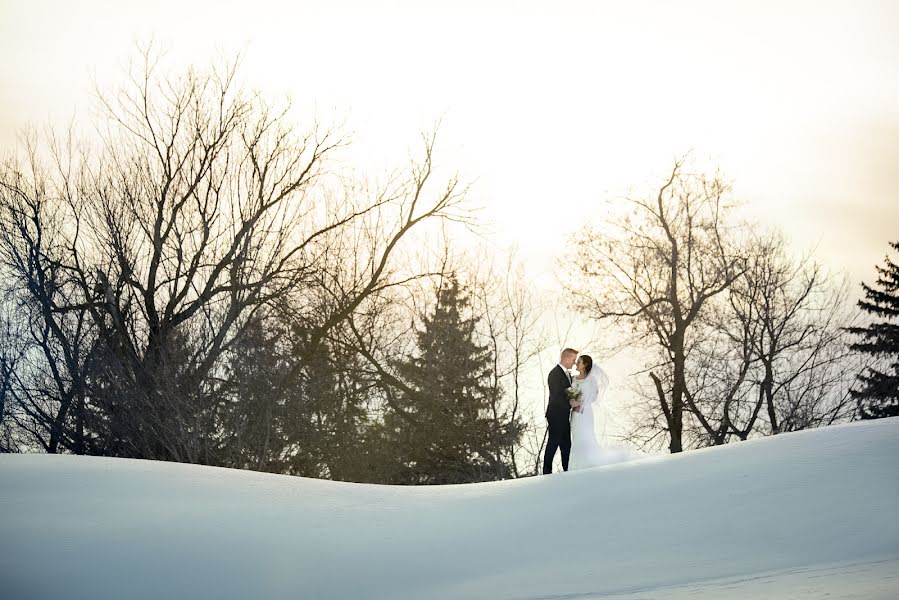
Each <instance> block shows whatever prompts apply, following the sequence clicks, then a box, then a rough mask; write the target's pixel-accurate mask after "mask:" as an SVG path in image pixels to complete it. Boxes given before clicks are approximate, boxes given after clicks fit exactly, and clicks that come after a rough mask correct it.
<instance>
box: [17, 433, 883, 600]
mask: <svg viewBox="0 0 899 600" xmlns="http://www.w3.org/2000/svg"><path fill="white" fill-rule="evenodd" d="M897 507H899V418H896V419H887V420H881V421H876V422H869V423H857V424H851V425H846V426H839V427H830V428H824V429H818V430H814V431H807V432H802V433H795V434H789V435H781V436H777V437H774V438H767V439H762V440H755V441H750V442H745V443H741V444H732V445H729V446H725V447H720V448H711V449H707V450H701V451H694V452H688V453H684V454H681V455H677V456H665V457H653V458H647V459H644V460H640V461H635V462H631V463H624V464H619V465H612V466H607V467H601V468H597V469H592V470H587V471H579V472H571V473H558V474H554V475H552V476H546V477H534V478H529V479H524V480H517V481H507V482H499V483H487V484H477V485H464V486H445V487H432V488H405V487H390V486H374V485H360V484H349V483H335V482H327V481H317V480H310V479H302V478H296V477H287V476H278V475H267V474H261V473H252V472H246V471H234V470H228V469H218V468H210V467H197V466H190V465H181V464H171V463H159V462H149V461H136V460H121V459H103V458H86V457H74V456H47V455H25V456H23V455H5V456H0V597H3V598H9V599H10V600H13V599H22V600H27V599H31V598H35V599H44V598H54V599H56V598H66V599H78V598H85V599H87V598H90V599H92V600H98V599H107V598H108V599H116V600H118V599H129V598H130V599H137V598H216V599H231V598H233V599H251V598H391V599H394V598H397V599H401V598H410V599H411V598H415V599H438V598H490V599H505V598H508V599H525V598H527V599H536V598H541V599H549V598H559V599H561V598H567V599H575V598H577V599H588V598H602V597H613V598H616V599H622V598H627V599H637V598H693V599H695V598H699V599H712V598H715V599H720V598H820V597H823V596H824V595H825V594H829V597H830V598H896V597H899V518H897V514H896V510H897Z"/></svg>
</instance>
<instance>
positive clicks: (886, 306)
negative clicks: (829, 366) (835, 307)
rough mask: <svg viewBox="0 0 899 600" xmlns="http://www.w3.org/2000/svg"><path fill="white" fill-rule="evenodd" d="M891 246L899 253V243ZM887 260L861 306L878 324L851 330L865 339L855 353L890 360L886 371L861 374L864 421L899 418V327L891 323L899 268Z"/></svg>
mask: <svg viewBox="0 0 899 600" xmlns="http://www.w3.org/2000/svg"><path fill="white" fill-rule="evenodd" d="M890 246H892V248H893V249H894V250H899V242H891V243H890ZM884 260H885V261H886V266H885V267H880V266H878V267H877V272H878V273H879V274H880V276H879V277H878V278H877V283H876V284H875V286H874V287H871V286H868V285H866V284H864V283H863V284H862V288H863V289H864V291H865V300H860V301H859V303H858V305H859V307H860V308H861V309H862V310H864V311H865V312H867V313H870V314H872V315H874V317H875V319H876V320H875V322H873V323H871V324H870V325H869V326H868V327H852V328H850V329H849V331H850V332H852V333H854V334H856V335H859V336H861V340H860V341H858V342H856V343H854V344H852V349H853V350H857V351H859V352H862V353H865V354H869V355H871V356H872V357H875V358H878V359H879V358H883V359H886V360H885V363H886V368H884V369H883V370H881V368H882V367H880V366H879V364H878V365H875V366H868V367H866V369H865V371H864V372H863V373H860V374H859V375H858V380H859V382H860V383H861V384H862V388H861V389H859V390H852V396H853V397H854V398H856V400H857V401H858V407H859V414H860V415H861V418H863V419H878V418H882V417H894V416H899V324H897V323H894V322H891V321H893V320H895V319H896V318H897V317H899V265H897V264H896V263H894V262H893V261H891V260H890V257H889V256H887V257H886V258H885V259H884ZM881 319H882V320H881Z"/></svg>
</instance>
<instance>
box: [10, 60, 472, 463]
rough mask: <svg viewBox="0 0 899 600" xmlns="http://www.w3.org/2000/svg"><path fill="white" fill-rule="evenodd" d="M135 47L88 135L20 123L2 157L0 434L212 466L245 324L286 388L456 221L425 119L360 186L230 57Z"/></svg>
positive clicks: (457, 196) (316, 134) (334, 143)
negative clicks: (100, 125)
mask: <svg viewBox="0 0 899 600" xmlns="http://www.w3.org/2000/svg"><path fill="white" fill-rule="evenodd" d="M143 59H144V60H143V63H142V65H141V67H140V68H138V69H135V70H133V71H131V72H130V73H129V75H130V77H129V79H128V83H127V85H126V86H125V87H124V88H123V89H122V90H121V91H120V92H119V93H117V94H109V95H103V96H101V100H102V106H103V109H104V112H105V121H104V123H106V124H107V126H106V127H105V128H104V129H103V133H102V139H101V144H100V147H99V149H96V147H94V149H93V151H89V150H88V146H87V145H79V143H78V142H76V141H75V139H74V136H73V135H72V134H71V132H70V134H69V136H68V137H67V138H66V139H65V140H63V141H60V140H58V139H56V138H54V137H52V136H51V139H50V140H49V144H47V145H46V147H45V146H42V145H41V144H39V143H38V140H37V137H36V136H30V137H28V138H26V139H25V144H24V153H23V154H20V155H19V156H14V157H10V158H8V159H6V160H5V162H4V163H3V165H2V170H0V268H2V270H3V275H4V277H3V281H4V290H3V291H4V296H3V298H4V304H3V307H4V314H5V317H6V318H5V319H4V320H3V323H4V325H5V328H6V329H5V331H4V340H3V348H2V351H3V357H2V363H0V364H2V366H3V375H4V380H3V381H4V388H3V389H4V395H3V398H4V404H3V406H4V422H6V423H11V424H12V426H13V429H14V430H15V435H14V436H11V437H9V438H8V439H7V442H6V446H7V448H8V449H15V448H33V447H38V448H42V449H44V450H46V451H49V452H57V451H63V450H65V451H72V452H79V453H80V452H89V453H100V454H109V455H124V456H140V457H147V458H160V459H170V460H178V461H188V462H209V463H221V462H222V461H223V460H224V459H223V458H222V456H224V455H225V454H228V453H227V452H225V451H224V450H223V449H222V443H223V439H224V438H225V437H227V436H224V435H223V433H222V431H223V422H224V420H225V419H226V418H232V417H233V410H232V409H233V407H232V406H231V404H232V403H233V402H234V401H235V400H234V399H235V393H236V392H235V390H236V389H238V388H239V387H240V385H239V382H236V381H235V380H234V378H233V373H234V369H233V368H232V366H233V365H232V362H233V360H234V357H235V356H236V353H238V350H239V349H240V348H241V346H240V345H241V344H242V343H243V342H245V340H246V339H247V336H248V332H249V331H250V330H253V331H255V334H256V335H257V337H260V338H261V339H263V340H265V339H266V336H267V335H270V336H275V337H273V338H272V340H270V341H271V342H272V344H273V346H278V345H279V344H280V345H281V346H283V347H284V348H285V356H286V357H287V358H292V360H288V361H286V362H285V363H284V364H283V365H282V366H283V367H284V370H283V371H279V375H278V380H279V382H280V383H281V385H291V384H292V383H294V382H296V380H297V378H299V377H301V376H302V377H305V376H306V375H308V374H306V375H304V374H303V371H304V370H308V369H307V366H308V365H309V364H311V363H313V362H315V358H316V357H317V356H318V355H320V354H322V353H323V352H325V353H326V352H328V351H329V345H328V342H329V340H330V338H332V337H334V336H335V335H337V334H336V333H335V332H337V331H338V330H339V329H346V328H347V327H348V324H349V323H350V322H351V321H352V320H353V319H354V318H361V319H364V318H366V315H370V314H373V311H376V310H377V307H378V305H379V303H382V302H385V301H387V300H388V299H389V298H388V296H389V294H390V292H391V290H392V289H393V288H395V287H397V286H402V285H403V284H404V283H405V282H407V281H409V280H411V279H413V278H415V277H420V276H422V274H421V273H411V272H405V273H404V272H403V269H400V268H397V265H396V263H397V260H396V256H397V254H398V252H397V248H398V247H399V246H400V245H401V242H402V241H403V240H404V239H405V238H406V237H408V235H409V232H410V231H412V230H413V229H414V228H416V227H419V226H420V224H422V223H424V222H428V221H432V220H438V221H439V220H442V219H449V220H455V221H462V222H465V221H466V220H467V219H469V218H470V216H469V213H468V212H467V211H466V209H465V208H464V202H463V201H464V196H465V192H466V188H465V186H464V185H461V184H460V182H459V180H458V178H454V177H451V178H450V179H449V180H448V181H446V182H444V183H442V184H437V185H436V186H435V184H434V182H433V181H432V179H433V177H432V171H433V149H434V142H435V138H434V136H433V135H430V136H426V137H425V139H424V152H423V156H422V157H421V159H420V160H418V161H416V162H414V163H413V164H412V165H411V167H410V168H408V169H404V170H402V171H398V172H397V173H396V174H394V176H392V177H391V178H390V179H389V181H388V183H387V184H386V185H384V186H382V187H381V188H380V189H377V190H375V191H374V192H369V191H368V190H365V189H360V188H359V187H358V186H356V185H354V184H347V183H346V182H345V181H344V180H343V179H341V178H340V177H338V176H337V175H336V174H335V173H334V172H333V171H331V170H330V167H329V165H330V164H331V163H330V157H331V156H332V155H334V154H335V152H338V151H339V150H340V148H341V147H342V146H344V145H345V144H346V139H345V138H344V137H343V136H341V135H340V134H339V132H337V131H335V130H333V129H330V128H327V127H323V126H322V125H321V124H319V123H315V124H313V126H312V127H311V128H309V129H308V130H306V131H300V130H299V129H297V128H296V127H295V126H293V125H292V124H291V123H290V122H289V120H288V109H289V107H288V106H284V107H273V106H271V105H270V104H268V103H267V102H266V101H264V100H263V98H262V97H260V96H259V95H258V94H254V93H249V92H247V91H246V90H245V89H243V88H241V87H240V86H239V85H238V84H237V83H236V63H233V64H229V65H226V66H225V67H224V68H221V69H218V70H212V71H210V72H206V73H200V72H197V71H195V70H189V71H188V72H187V73H186V74H184V75H183V76H182V77H170V76H166V75H163V74H160V73H158V72H157V71H156V63H155V62H154V57H153V55H152V53H150V52H147V53H145V54H144V56H143ZM406 271H408V269H406ZM276 317H281V320H280V321H279V322H280V323H282V325H279V326H269V327H262V326H261V325H260V323H269V322H270V321H271V320H272V319H275V318H276ZM266 331H267V332H268V333H266ZM275 332H277V335H275ZM251 337H252V336H251ZM285 340H289V343H288V341H285ZM288 348H289V354H288V352H287V349H288ZM242 351H243V352H244V353H248V352H249V350H248V349H247V348H245V347H244V348H242ZM250 354H251V353H250ZM269 358H270V357H269ZM229 374H230V375H229ZM269 384H271V382H269ZM229 415H230V416H229ZM7 431H9V429H8V428H7ZM263 438H264V435H263ZM256 462H257V463H258V462H259V457H258V456H257V457H256Z"/></svg>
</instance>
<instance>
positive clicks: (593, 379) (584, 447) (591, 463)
mask: <svg viewBox="0 0 899 600" xmlns="http://www.w3.org/2000/svg"><path fill="white" fill-rule="evenodd" d="M576 366H577V370H578V376H577V377H575V379H574V381H573V382H572V386H573V387H577V388H578V389H580V392H581V397H580V406H578V407H577V408H574V409H573V410H572V411H571V457H570V458H569V464H568V469H569V470H571V471H574V470H577V469H586V468H589V467H597V466H600V465H607V464H611V463H617V462H623V461H626V460H633V459H636V458H640V457H641V454H640V453H638V452H635V451H633V450H630V449H629V448H624V447H611V446H609V447H600V445H599V442H597V441H596V432H595V431H594V430H593V414H594V412H593V411H594V406H595V407H596V408H599V403H600V401H601V400H602V397H603V395H604V394H605V393H606V390H607V389H608V388H609V378H608V376H607V375H606V373H605V371H603V370H602V368H600V366H599V365H596V364H594V363H593V359H592V358H591V357H590V356H588V355H586V354H582V355H581V356H580V357H579V358H578V359H577V365H576Z"/></svg>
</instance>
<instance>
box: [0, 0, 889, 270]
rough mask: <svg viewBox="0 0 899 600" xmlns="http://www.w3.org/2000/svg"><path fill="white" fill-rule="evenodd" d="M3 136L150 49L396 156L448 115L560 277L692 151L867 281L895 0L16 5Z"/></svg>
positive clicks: (501, 207) (10, 8) (740, 193)
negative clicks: (140, 44) (571, 239)
mask: <svg viewBox="0 0 899 600" xmlns="http://www.w3.org/2000/svg"><path fill="white" fill-rule="evenodd" d="M0 6H2V13H0V52H2V56H3V57H4V59H3V61H2V62H0V81H2V86H0V115H2V119H0V144H2V146H3V147H4V148H7V147H9V146H10V144H12V143H14V140H15V134H16V131H17V130H18V129H20V128H21V127H23V126H25V125H27V124H29V123H31V124H34V123H37V124H42V123H45V122H47V121H50V122H53V123H65V122H66V121H67V120H68V119H70V118H71V117H72V116H73V115H74V116H76V117H77V118H78V119H79V120H80V121H87V120H89V118H90V108H91V106H92V104H91V102H92V101H91V92H92V89H93V85H94V83H93V82H94V81H97V82H98V83H99V84H100V86H101V87H106V88H108V87H113V86H115V85H116V82H117V80H118V79H119V78H121V77H122V74H123V65H124V64H126V63H127V61H128V60H129V58H133V57H134V56H135V42H137V41H145V40H148V39H150V38H151V37H152V38H154V39H155V40H156V41H157V42H158V43H159V44H160V45H162V46H164V47H166V48H168V50H169V58H170V59H171V60H172V61H173V62H175V63H188V62H191V61H194V62H197V63H200V64H209V63H210V61H211V60H212V59H213V58H214V57H215V55H216V53H217V52H219V51H221V52H223V53H224V54H225V55H229V54H231V53H233V52H235V51H243V52H244V53H245V59H244V63H243V71H242V75H243V79H244V81H245V82H246V83H248V84H249V85H251V86H253V87H258V88H260V89H261V90H262V91H263V92H266V93H270V94H281V93H288V94H290V95H291V96H292V97H293V99H294V101H295V105H296V106H297V108H298V111H297V114H298V116H300V117H304V116H306V115H311V114H312V112H313V111H315V110H317V111H318V112H319V113H320V114H323V115H326V116H328V115H332V114H336V115H338V116H339V117H340V118H341V119H345V121H346V124H347V126H348V128H349V129H351V130H353V131H354V132H355V140H356V144H355V148H354V149H353V151H352V152H353V154H352V157H353V160H355V161H358V163H359V164H360V166H361V167H362V168H366V169H371V170H372V171H374V172H376V171H378V170H379V169H381V168H383V167H385V166H396V165H398V164H400V163H401V162H402V161H403V160H404V159H405V157H406V155H407V153H408V151H409V149H410V148H413V147H414V146H415V144H416V142H417V139H418V133H419V131H420V130H422V129H427V128H430V127H431V126H432V125H433V124H434V122H435V121H436V120H438V119H440V118H442V126H441V138H440V140H439V146H438V152H439V154H438V159H439V160H440V161H441V162H442V163H443V164H444V165H445V166H447V167H450V168H453V169H458V170H459V171H460V172H461V174H462V175H463V176H464V177H465V178H468V179H476V185H475V187H474V188H473V192H472V199H473V200H474V201H475V202H476V203H479V204H483V205H484V206H486V207H487V209H486V211H485V217H487V218H489V219H491V220H492V221H494V222H495V227H494V229H495V232H496V239H497V241H498V242H499V243H500V244H507V243H513V242H517V243H518V244H520V246H521V247H522V250H523V252H524V254H525V256H526V257H528V258H530V259H532V263H531V264H532V265H533V267H534V269H535V270H536V271H539V273H536V272H535V276H538V277H541V278H543V277H544V276H545V273H546V272H547V271H548V270H549V269H550V267H551V265H552V260H553V257H554V256H555V255H556V254H557V249H558V248H559V246H560V245H561V244H562V242H563V240H564V236H565V235H566V233H568V232H570V230H571V229H572V228H573V227H575V226H576V224H577V222H578V220H579V219H581V218H583V217H584V216H585V215H589V216H591V218H593V219H599V218H601V216H602V210H603V204H602V203H603V201H609V200H614V199H615V198H618V197H620V196H621V195H622V194H624V193H625V192H626V191H627V190H628V188H629V187H631V186H635V185H642V184H645V183H646V182H647V181H648V180H650V178H651V177H653V176H656V175H659V174H660V173H663V172H664V171H665V170H666V169H667V168H668V167H669V165H670V162H671V159H672V158H673V157H674V156H675V155H678V154H682V153H684V152H685V151H687V150H690V149H693V150H694V152H695V154H696V156H697V157H699V158H700V159H701V160H703V161H706V162H707V163H708V164H716V165H720V166H721V168H722V169H723V171H724V173H725V175H726V176H728V177H729V178H730V179H732V180H733V181H734V184H735V193H736V196H737V197H739V198H740V199H743V200H745V201H747V202H748V203H749V206H750V207H751V209H752V212H753V213H754V214H755V215H757V216H758V217H759V218H761V219H763V220H765V221H767V222H771V223H774V224H779V225H780V226H782V227H783V229H784V230H785V231H786V233H787V235H788V236H789V237H790V238H792V240H793V241H794V242H795V244H796V245H797V247H809V246H812V245H816V244H817V247H818V250H817V254H818V256H819V257H820V258H821V260H823V261H824V262H825V263H826V264H827V265H828V266H830V267H832V268H834V269H836V270H841V271H846V272H848V273H849V274H850V276H852V278H853V279H855V280H858V279H860V278H868V279H871V278H872V276H873V274H874V264H876V263H878V262H879V261H880V259H881V257H882V256H883V255H884V253H885V252H886V250H887V241H888V240H890V239H899V2H894V1H892V0H883V1H880V2H877V1H858V0H847V1H845V2H827V1H821V0H810V1H806V2H781V1H777V2H767V1H765V2H759V1H756V0H752V1H746V2H717V1H711V0H710V1H702V0H692V1H681V2H667V1H661V0H659V1H643V2H624V1H615V2H598V1H594V2H574V1H561V2H517V1H516V2H465V1H463V2H459V1H454V2H420V1H410V2H406V1H392V2H388V1H359V2H348V1H333V2H331V1H329V2H302V1H298V2H272V1H256V2H227V1H216V0H209V1H191V0H181V1H177V2H173V1H170V0H164V1H154V2H125V1H116V0H108V1H100V0H91V1H79V2H64V1H57V2H52V1H48V0H27V1H26V0H21V1H12V0H0Z"/></svg>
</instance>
